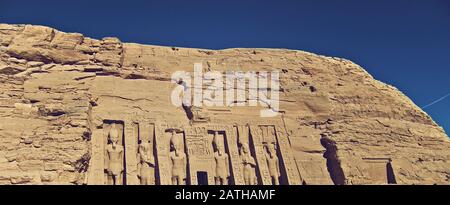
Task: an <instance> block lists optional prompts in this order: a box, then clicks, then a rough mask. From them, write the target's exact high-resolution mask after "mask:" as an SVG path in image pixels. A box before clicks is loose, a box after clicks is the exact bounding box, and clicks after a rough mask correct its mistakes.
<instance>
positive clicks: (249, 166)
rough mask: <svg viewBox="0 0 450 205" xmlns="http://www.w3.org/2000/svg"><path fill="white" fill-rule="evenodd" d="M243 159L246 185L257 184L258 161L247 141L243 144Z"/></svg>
mask: <svg viewBox="0 0 450 205" xmlns="http://www.w3.org/2000/svg"><path fill="white" fill-rule="evenodd" d="M241 159H242V165H243V170H244V181H245V185H256V184H257V183H256V162H255V158H253V156H252V155H251V153H250V148H249V146H248V144H247V143H243V144H242V145H241Z"/></svg>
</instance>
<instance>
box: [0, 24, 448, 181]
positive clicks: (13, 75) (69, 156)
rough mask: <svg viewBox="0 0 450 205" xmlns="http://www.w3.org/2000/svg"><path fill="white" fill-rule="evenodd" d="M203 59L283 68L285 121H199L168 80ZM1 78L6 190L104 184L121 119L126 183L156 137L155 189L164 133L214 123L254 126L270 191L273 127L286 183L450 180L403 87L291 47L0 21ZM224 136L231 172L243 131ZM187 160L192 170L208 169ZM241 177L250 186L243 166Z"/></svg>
mask: <svg viewBox="0 0 450 205" xmlns="http://www.w3.org/2000/svg"><path fill="white" fill-rule="evenodd" d="M199 62H200V63H203V67H204V68H205V69H206V70H213V71H226V70H230V69H231V70H243V71H246V70H259V71H271V70H279V71H280V72H281V79H280V84H281V89H280V90H281V91H282V92H281V94H280V99H281V102H280V113H281V115H280V116H279V117H278V118H276V119H260V118H259V116H257V115H256V114H255V113H254V109H253V108H248V107H223V108H207V109H204V110H203V113H205V115H208V118H207V120H205V122H204V123H203V124H202V123H200V124H196V125H192V124H191V123H190V120H189V119H188V117H186V113H185V110H183V108H176V107H174V106H173V105H172V104H171V103H170V93H171V91H172V89H173V88H174V86H175V84H174V83H172V82H171V81H170V77H171V75H172V73H174V72H175V71H180V70H185V71H192V69H193V65H194V63H199ZM0 79H1V82H2V83H1V85H0V136H1V145H0V184H80V183H87V184H104V182H103V181H102V180H99V177H100V178H101V177H104V173H103V167H102V166H104V165H101V164H103V159H104V156H103V155H104V154H103V152H104V151H102V150H103V148H101V147H103V146H105V145H102V144H103V143H105V142H104V141H105V139H104V136H105V134H104V132H105V131H104V130H105V129H107V127H108V122H109V120H118V121H121V122H122V123H123V125H122V130H123V132H122V135H124V136H125V138H126V140H124V143H123V145H124V147H125V150H126V152H127V153H128V155H126V156H125V158H126V171H125V172H126V173H125V175H126V182H127V184H137V183H138V181H139V179H138V175H139V174H138V172H139V165H138V164H139V160H138V159H137V157H136V153H138V148H136V147H137V146H138V143H139V141H138V140H137V138H139V137H137V136H141V137H142V136H144V135H146V134H145V133H146V132H147V135H151V137H150V138H152V139H149V141H152V140H153V137H155V140H153V142H154V143H153V144H154V145H153V146H154V147H155V148H153V149H154V150H155V157H156V158H157V161H158V163H159V167H157V168H156V169H158V170H159V171H158V170H156V171H155V172H156V173H157V175H156V178H158V179H156V182H155V183H157V184H167V183H166V181H167V180H165V179H163V178H164V177H165V173H163V169H165V165H164V163H165V160H168V158H166V157H163V156H157V155H161V153H167V152H168V151H167V152H166V151H164V150H165V148H164V147H158V146H160V145H161V144H163V143H162V142H161V140H164V138H163V137H161V138H159V136H158V135H161V136H162V135H165V131H164V128H168V127H171V126H172V127H174V126H178V127H179V129H180V130H182V129H185V130H188V129H191V128H192V127H203V128H205V127H206V129H209V128H208V126H213V125H220V126H225V125H226V126H228V125H229V126H230V127H233V126H234V127H239V126H244V125H248V126H250V128H249V129H250V135H252V136H253V139H252V140H253V142H252V143H253V148H252V149H254V151H253V154H254V155H255V158H256V160H257V161H258V162H259V165H258V166H259V167H258V169H257V171H260V172H261V173H260V174H258V178H259V179H258V181H259V183H262V184H267V183H269V182H267V180H266V179H264V176H265V174H264V170H266V169H267V168H264V167H263V166H262V164H261V161H260V160H261V159H260V157H261V156H260V155H261V153H260V152H262V151H261V149H262V148H261V147H260V145H259V144H257V143H258V140H257V139H256V138H255V136H260V135H261V136H262V134H258V131H256V129H255V127H257V126H260V125H263V124H267V123H268V124H270V125H272V124H273V125H274V126H276V127H277V128H276V129H277V131H276V132H277V133H278V132H279V133H278V134H277V137H278V138H277V139H278V144H280V150H281V151H280V156H279V157H280V158H283V159H282V164H283V163H284V165H282V168H283V169H285V170H286V171H284V172H285V173H284V174H285V175H286V176H285V178H286V179H285V180H284V183H286V184H301V183H303V184H387V183H397V184H450V140H449V138H448V137H447V135H446V134H445V132H444V131H443V129H442V128H441V127H439V126H438V125H437V124H436V123H435V122H434V121H433V120H432V119H431V118H430V117H429V116H428V115H427V114H426V113H425V112H423V111H422V110H421V109H420V108H419V107H417V106H416V105H414V103H413V102H412V101H411V100H410V99H409V98H408V97H406V96H405V95H403V94H402V93H401V92H400V91H398V90H397V89H395V88H394V87H392V86H389V85H386V84H384V83H381V82H379V81H377V80H375V79H373V78H372V76H370V75H369V74H368V73H367V72H366V71H364V69H363V68H361V67H360V66H358V65H356V64H354V63H353V62H350V61H348V60H345V59H340V58H332V57H325V56H319V55H315V54H312V53H307V52H303V51H296V50H285V49H247V48H246V49H240V48H236V49H225V50H206V49H193V48H178V47H161V46H151V45H140V44H134V43H123V42H121V41H120V40H119V39H117V38H104V39H102V40H96V39H91V38H88V37H85V36H83V35H82V34H78V33H64V32H61V31H57V30H55V29H52V28H48V27H43V26H33V25H8V24H0ZM142 122H145V123H143V124H142ZM144 124H147V125H150V124H151V126H154V127H152V128H147V127H149V126H147V127H146V126H145V125H144ZM136 126H139V129H138V128H136ZM162 127H164V128H162ZM149 130H150V131H149ZM224 130H226V132H224V133H226V134H225V136H226V138H227V139H226V140H227V143H228V145H227V151H228V152H229V153H230V158H231V161H232V163H231V164H232V165H231V166H239V163H235V161H237V160H239V159H238V158H239V156H238V155H234V152H236V149H235V148H233V147H232V145H231V144H230V143H231V141H232V140H231V139H232V135H233V136H234V135H235V134H236V133H234V134H233V132H234V131H230V130H232V128H228V127H227V128H224ZM149 133H150V134H149ZM205 133H208V131H205ZM241 134H242V133H241ZM241 134H239V133H238V134H237V135H241ZM185 135H186V137H187V135H188V134H186V133H185ZM132 136H133V137H134V138H133V139H132V140H129V139H130V138H131V137H132ZM158 140H160V141H158ZM283 140H286V142H287V144H284V145H283V143H282V142H281V141H283ZM125 141H126V142H125ZM167 143H168V142H167ZM186 143H187V144H189V143H190V142H189V140H188V139H186ZM156 144H157V145H156ZM186 146H188V145H186ZM233 146H234V145H233ZM283 146H284V147H283ZM287 146H288V147H287ZM208 149H209V148H208ZM194 151H195V150H194ZM130 153H131V154H130ZM190 153H191V152H188V155H189V154H190ZM206 153H209V152H206ZM194 154H195V153H194ZM290 156H292V157H290ZM189 163H190V165H189V166H190V170H191V172H193V171H192V170H193V169H194V168H196V167H197V166H198V167H201V166H203V165H202V164H201V162H200V161H198V165H193V164H195V163H197V162H196V161H195V160H193V158H192V159H191V160H190V161H189ZM204 169H205V170H207V169H208V168H204ZM232 170H234V171H233V175H236V176H235V179H234V183H235V184H239V183H241V182H240V180H239V179H238V178H239V176H237V173H238V172H239V169H235V168H234V167H233V168H232ZM282 174H283V173H282ZM159 178H161V179H159ZM194 178H195V177H194ZM190 180H194V179H193V178H191V179H190ZM191 183H192V182H191ZM192 184H194V183H192Z"/></svg>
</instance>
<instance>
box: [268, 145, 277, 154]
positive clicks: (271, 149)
mask: <svg viewBox="0 0 450 205" xmlns="http://www.w3.org/2000/svg"><path fill="white" fill-rule="evenodd" d="M266 149H267V152H268V153H269V154H271V155H273V154H276V145H275V143H269V144H266Z"/></svg>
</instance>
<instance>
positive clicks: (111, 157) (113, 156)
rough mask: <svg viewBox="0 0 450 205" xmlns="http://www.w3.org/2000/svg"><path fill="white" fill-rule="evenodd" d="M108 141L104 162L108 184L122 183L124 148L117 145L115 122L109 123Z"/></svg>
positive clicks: (117, 133) (117, 132)
mask: <svg viewBox="0 0 450 205" xmlns="http://www.w3.org/2000/svg"><path fill="white" fill-rule="evenodd" d="M108 138H109V141H110V143H109V144H108V145H107V146H106V154H107V156H106V157H107V159H108V164H106V173H107V175H108V184H110V185H121V184H122V183H123V171H124V168H123V155H124V151H123V150H124V149H123V147H122V145H119V144H118V142H119V131H118V129H117V128H116V124H114V123H113V124H111V129H110V130H109V133H108Z"/></svg>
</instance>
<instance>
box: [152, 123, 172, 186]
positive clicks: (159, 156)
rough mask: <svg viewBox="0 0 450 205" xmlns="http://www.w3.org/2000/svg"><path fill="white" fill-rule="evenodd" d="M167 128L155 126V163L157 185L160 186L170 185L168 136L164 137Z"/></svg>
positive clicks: (159, 124) (160, 124)
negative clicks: (157, 177)
mask: <svg viewBox="0 0 450 205" xmlns="http://www.w3.org/2000/svg"><path fill="white" fill-rule="evenodd" d="M168 127H169V126H168V125H166V124H163V123H156V124H155V142H154V145H155V146H156V163H157V171H158V176H159V179H158V180H159V183H160V184H161V185H170V184H172V179H171V176H172V175H171V167H172V165H171V163H170V158H169V153H170V134H167V135H166V129H167V128H168Z"/></svg>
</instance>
